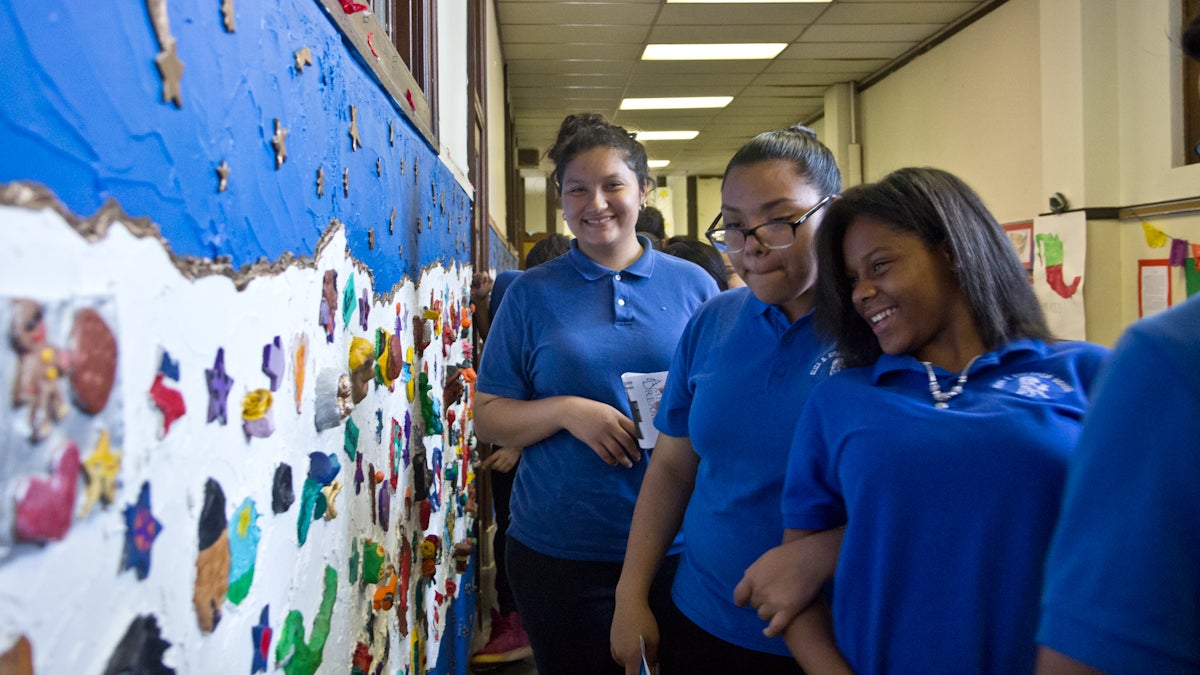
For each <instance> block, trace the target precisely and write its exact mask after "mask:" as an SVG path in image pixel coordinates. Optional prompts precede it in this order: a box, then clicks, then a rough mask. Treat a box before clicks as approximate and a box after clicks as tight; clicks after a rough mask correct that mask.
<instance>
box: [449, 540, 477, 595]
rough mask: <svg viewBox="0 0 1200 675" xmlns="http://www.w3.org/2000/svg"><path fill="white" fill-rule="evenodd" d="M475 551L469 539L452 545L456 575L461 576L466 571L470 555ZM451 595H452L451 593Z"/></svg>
mask: <svg viewBox="0 0 1200 675" xmlns="http://www.w3.org/2000/svg"><path fill="white" fill-rule="evenodd" d="M474 550H475V542H473V541H471V540H470V539H464V540H462V541H460V542H457V543H455V544H454V571H455V573H457V574H462V573H463V572H466V571H467V564H468V563H469V562H470V561H471V553H472V552H473V551H474ZM451 595H453V593H451Z"/></svg>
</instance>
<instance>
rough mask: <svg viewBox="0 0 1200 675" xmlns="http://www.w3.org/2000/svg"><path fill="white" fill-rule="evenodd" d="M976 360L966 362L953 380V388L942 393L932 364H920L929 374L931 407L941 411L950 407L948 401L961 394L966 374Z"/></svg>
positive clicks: (924, 362)
mask: <svg viewBox="0 0 1200 675" xmlns="http://www.w3.org/2000/svg"><path fill="white" fill-rule="evenodd" d="M978 358H979V356H975V357H974V358H972V359H971V360H970V361H967V365H966V367H964V368H963V369H962V372H961V373H959V374H958V379H957V380H955V382H954V386H953V387H951V388H950V391H942V385H940V384H938V380H937V376H936V375H934V374H933V364H932V363H930V362H928V361H922V362H921V365H923V366H925V372H926V373H928V374H929V395H930V396H932V397H933V407H935V408H938V409H941V410H945V409H946V408H949V407H950V403H949V401H950V399H952V398H954V397H955V396H958V395H959V394H961V393H962V391H963V385H965V384H966V383H967V373H968V371H970V370H971V366H972V365H974V364H975V360H976V359H978Z"/></svg>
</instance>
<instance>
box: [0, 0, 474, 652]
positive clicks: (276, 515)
mask: <svg viewBox="0 0 1200 675" xmlns="http://www.w3.org/2000/svg"><path fill="white" fill-rule="evenodd" d="M344 4H347V5H348V6H349V7H348V11H353V10H354V8H353V7H352V3H344ZM225 6H226V7H228V8H230V10H231V11H232V14H231V15H229V18H231V19H233V21H232V23H230V24H227V23H225V22H223V20H222V19H223V16H222V10H221V5H220V3H212V2H198V1H197V0H171V1H170V2H169V3H168V2H167V1H166V0H150V2H147V3H141V2H138V3H126V4H114V5H91V4H86V5H81V4H79V3H70V2H63V1H61V0H50V1H48V2H42V3H4V4H3V6H0V42H2V43H3V44H5V45H6V47H5V50H6V58H7V61H6V67H5V68H4V69H3V70H0V147H2V148H3V151H2V152H0V225H2V226H3V227H0V326H3V329H4V330H5V332H6V334H7V335H8V338H9V339H8V341H7V342H6V346H5V347H4V348H2V349H0V389H2V390H3V391H5V392H13V394H12V395H11V396H8V395H6V397H5V398H4V399H0V430H2V431H0V655H7V656H0V658H10V659H13V661H11V662H12V663H18V664H19V663H21V662H22V661H23V660H24V659H26V657H28V665H29V666H31V670H29V671H28V672H36V673H38V674H39V675H45V674H51V673H71V674H75V673H100V672H114V673H115V672H179V673H254V672H267V671H274V670H276V669H282V670H283V671H284V672H286V673H288V674H289V675H295V674H298V673H335V672H336V673H346V672H352V673H372V674H374V673H380V672H388V673H393V672H403V673H421V672H426V671H427V670H429V671H436V672H465V669H466V658H467V655H468V654H469V643H470V641H471V637H472V629H473V621H474V599H475V590H474V581H473V578H474V574H473V571H472V561H473V549H472V544H473V542H472V539H471V532H472V530H473V519H474V512H475V503H474V474H473V471H472V468H471V459H472V458H471V447H470V444H469V442H468V440H467V439H469V438H470V436H471V425H470V422H469V403H470V399H471V395H472V391H473V388H472V382H473V371H471V370H470V368H469V366H470V360H471V344H470V339H471V333H470V312H469V293H468V291H469V283H470V277H471V268H470V266H469V242H470V237H469V227H470V222H471V217H470V215H471V208H472V204H471V201H470V200H471V195H470V194H469V193H468V192H467V190H466V189H465V188H464V184H463V179H462V177H461V171H460V170H459V169H458V167H457V165H456V164H454V163H451V162H448V160H444V159H442V158H440V157H439V155H441V156H443V157H445V156H447V155H452V156H455V157H456V158H457V154H458V151H457V150H449V151H447V148H451V149H453V148H457V147H465V144H463V145H461V146H460V145H459V142H458V141H457V140H456V138H461V137H463V136H465V128H464V129H462V130H460V131H458V132H456V133H457V134H458V136H455V135H454V134H453V133H450V134H449V135H446V136H444V138H443V140H444V143H443V147H442V148H432V147H430V146H429V145H428V143H427V142H426V141H425V139H424V137H423V136H422V135H421V134H419V133H418V132H417V131H416V130H415V129H414V128H413V127H412V126H411V125H410V124H409V123H408V121H407V118H406V116H405V115H404V114H403V113H402V111H401V109H400V106H403V105H405V103H404V102H402V101H397V100H394V99H392V98H391V97H389V96H387V95H385V94H384V92H383V90H382V89H381V88H380V86H379V84H378V83H377V82H376V81H375V79H374V77H373V75H372V72H371V70H370V69H369V68H364V66H363V61H362V59H363V55H361V54H358V53H355V52H353V51H352V50H350V49H348V47H347V41H346V40H345V39H344V37H343V35H342V34H341V33H340V32H339V30H338V29H337V28H336V27H335V24H334V22H333V21H331V17H330V16H329V15H327V14H326V13H325V11H326V10H325V9H324V7H332V8H335V9H336V11H339V12H340V11H343V10H342V9H341V8H340V7H339V5H337V3H331V4H329V5H322V4H321V3H320V2H314V1H313V0H262V1H261V2H236V3H234V2H227V3H225ZM156 29H157V30H156ZM462 39H465V38H462ZM172 41H173V44H174V45H175V48H176V50H177V54H178V58H179V60H180V61H181V62H182V64H183V69H182V77H181V78H180V79H179V81H178V83H179V88H178V94H179V96H178V99H177V100H164V98H167V99H174V91H172V90H171V89H169V88H168V89H164V83H163V80H162V79H160V74H159V70H158V69H157V68H156V66H155V59H156V55H158V54H159V53H160V51H168V50H163V49H161V48H162V47H164V46H165V47H168V48H169V47H170V45H171V44H172ZM446 41H447V42H450V44H451V48H452V49H453V48H455V47H454V43H453V41H452V39H451V38H450V37H447V38H446ZM443 44H445V43H443ZM376 46H381V45H379V44H378V43H376ZM450 61H451V64H450V65H453V60H452V59H451V60H450ZM168 72H169V70H168ZM449 77H450V79H449V80H447V81H444V82H443V88H445V89H455V88H457V87H456V84H455V83H456V82H457V81H458V80H460V79H461V76H460V75H450V76H449ZM164 94H165V97H164ZM451 113H452V111H447V114H446V115H445V116H444V117H443V120H453V119H455V118H456V114H457V113H454V114H451ZM276 121H278V126H276ZM463 125H464V127H465V122H463ZM273 141H274V143H273ZM458 161H465V158H463V159H460V160H458ZM17 385H19V386H17ZM5 663H6V664H7V663H10V661H7V660H6V661H5ZM22 672H23V671H22Z"/></svg>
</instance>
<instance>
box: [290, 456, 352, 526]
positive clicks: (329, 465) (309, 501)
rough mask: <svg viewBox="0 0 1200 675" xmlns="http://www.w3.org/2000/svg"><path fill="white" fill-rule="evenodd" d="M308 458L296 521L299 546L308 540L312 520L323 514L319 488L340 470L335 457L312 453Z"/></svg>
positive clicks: (327, 483) (324, 506)
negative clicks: (306, 473)
mask: <svg viewBox="0 0 1200 675" xmlns="http://www.w3.org/2000/svg"><path fill="white" fill-rule="evenodd" d="M308 457H309V466H308V477H307V478H305V479H304V488H303V489H302V490H301V492H300V514H299V516H298V518H297V520H296V537H297V541H298V542H299V543H300V545H301V546H303V545H304V543H305V542H306V541H307V540H308V529H309V527H310V526H311V525H312V521H313V518H320V517H321V516H322V515H324V513H325V508H326V506H327V503H326V501H325V499H324V496H323V495H322V493H321V488H323V487H325V486H327V485H329V484H330V483H332V482H333V479H334V478H336V477H337V474H338V471H340V470H341V464H339V463H338V459H337V456H336V455H333V454H329V455H325V454H322V453H319V452H314V453H311V454H309V456H308Z"/></svg>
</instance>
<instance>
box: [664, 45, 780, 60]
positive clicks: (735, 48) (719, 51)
mask: <svg viewBox="0 0 1200 675" xmlns="http://www.w3.org/2000/svg"><path fill="white" fill-rule="evenodd" d="M784 47H787V43H786V42H746V43H741V44H735V43H727V44H707V45H704V44H700V45H697V44H670V45H646V51H644V52H642V60H643V61H733V60H742V59H745V60H750V59H773V58H775V57H776V56H779V52H781V51H783V48H784Z"/></svg>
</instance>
